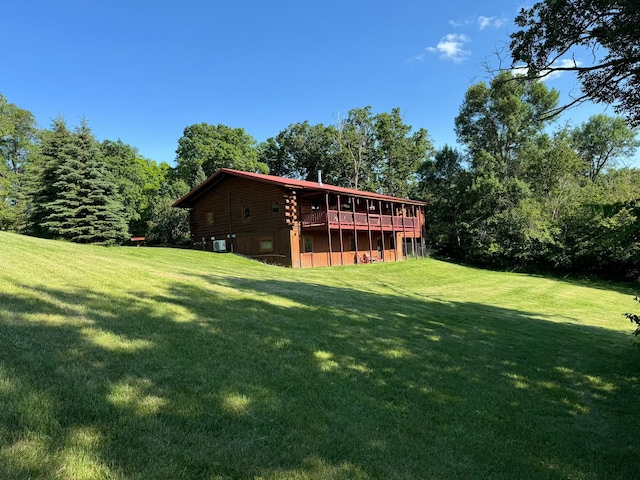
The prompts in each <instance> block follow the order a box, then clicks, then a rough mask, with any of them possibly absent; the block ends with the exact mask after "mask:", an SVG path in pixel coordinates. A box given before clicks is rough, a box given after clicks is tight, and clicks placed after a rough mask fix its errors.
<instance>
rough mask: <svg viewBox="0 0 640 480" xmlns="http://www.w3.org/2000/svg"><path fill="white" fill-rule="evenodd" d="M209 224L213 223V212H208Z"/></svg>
mask: <svg viewBox="0 0 640 480" xmlns="http://www.w3.org/2000/svg"><path fill="white" fill-rule="evenodd" d="M207 225H213V212H207Z"/></svg>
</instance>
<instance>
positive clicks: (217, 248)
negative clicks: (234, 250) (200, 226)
mask: <svg viewBox="0 0 640 480" xmlns="http://www.w3.org/2000/svg"><path fill="white" fill-rule="evenodd" d="M213 251H214V252H226V251H227V241H226V240H214V241H213Z"/></svg>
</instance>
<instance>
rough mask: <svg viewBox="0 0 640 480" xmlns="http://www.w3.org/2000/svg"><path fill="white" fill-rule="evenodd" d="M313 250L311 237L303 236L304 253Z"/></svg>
mask: <svg viewBox="0 0 640 480" xmlns="http://www.w3.org/2000/svg"><path fill="white" fill-rule="evenodd" d="M311 252H313V237H310V236H306V237H304V253H311Z"/></svg>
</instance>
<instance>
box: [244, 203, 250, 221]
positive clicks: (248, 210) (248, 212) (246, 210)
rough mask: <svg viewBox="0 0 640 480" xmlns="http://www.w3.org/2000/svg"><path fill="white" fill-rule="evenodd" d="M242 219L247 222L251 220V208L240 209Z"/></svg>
mask: <svg viewBox="0 0 640 480" xmlns="http://www.w3.org/2000/svg"><path fill="white" fill-rule="evenodd" d="M242 218H243V219H244V220H249V219H250V218H251V207H247V206H244V207H242Z"/></svg>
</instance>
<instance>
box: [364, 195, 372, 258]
mask: <svg viewBox="0 0 640 480" xmlns="http://www.w3.org/2000/svg"><path fill="white" fill-rule="evenodd" d="M365 206H366V208H367V232H368V233H369V261H370V262H371V261H373V244H372V242H371V217H370V216H369V199H368V198H367V199H366V200H365Z"/></svg>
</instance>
